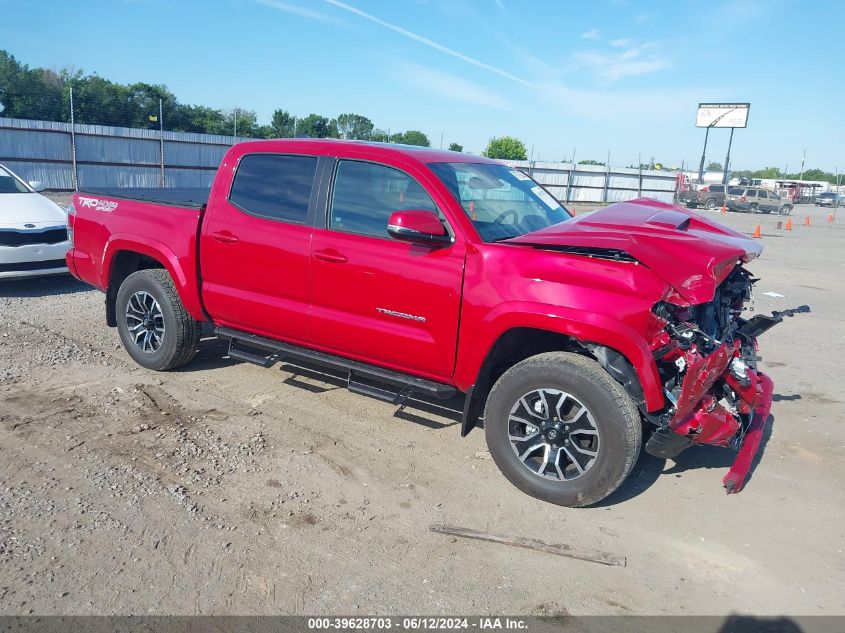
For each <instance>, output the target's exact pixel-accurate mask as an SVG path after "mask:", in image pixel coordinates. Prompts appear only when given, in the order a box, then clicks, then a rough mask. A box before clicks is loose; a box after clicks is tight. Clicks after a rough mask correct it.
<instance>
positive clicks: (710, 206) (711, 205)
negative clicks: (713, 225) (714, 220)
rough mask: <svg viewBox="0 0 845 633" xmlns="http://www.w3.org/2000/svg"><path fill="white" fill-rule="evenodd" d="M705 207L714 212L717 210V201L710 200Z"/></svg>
mask: <svg viewBox="0 0 845 633" xmlns="http://www.w3.org/2000/svg"><path fill="white" fill-rule="evenodd" d="M704 207H705V208H706V209H709V210H710V211H712V210H713V209H715V208H716V201H715V200H714V199H713V198H708V199H707V202H705V203H704Z"/></svg>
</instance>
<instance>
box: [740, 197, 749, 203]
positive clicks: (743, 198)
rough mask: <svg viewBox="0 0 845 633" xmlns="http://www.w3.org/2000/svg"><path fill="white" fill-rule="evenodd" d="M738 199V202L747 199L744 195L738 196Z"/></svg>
mask: <svg viewBox="0 0 845 633" xmlns="http://www.w3.org/2000/svg"><path fill="white" fill-rule="evenodd" d="M739 201H740V202H747V201H748V198H746V197H745V196H740V197H739Z"/></svg>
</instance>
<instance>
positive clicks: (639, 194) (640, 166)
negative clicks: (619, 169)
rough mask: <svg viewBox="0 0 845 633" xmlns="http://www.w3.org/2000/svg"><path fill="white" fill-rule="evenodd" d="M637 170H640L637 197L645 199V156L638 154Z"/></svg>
mask: <svg viewBox="0 0 845 633" xmlns="http://www.w3.org/2000/svg"><path fill="white" fill-rule="evenodd" d="M637 169H638V170H639V178H638V181H637V183H638V184H637V197H638V198H642V197H643V155H642V154H637Z"/></svg>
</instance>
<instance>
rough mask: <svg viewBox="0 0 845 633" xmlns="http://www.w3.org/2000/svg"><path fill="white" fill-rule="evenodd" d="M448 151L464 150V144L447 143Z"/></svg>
mask: <svg viewBox="0 0 845 633" xmlns="http://www.w3.org/2000/svg"><path fill="white" fill-rule="evenodd" d="M449 151H450V152H462V151H464V146H463V145H459V144H458V143H449Z"/></svg>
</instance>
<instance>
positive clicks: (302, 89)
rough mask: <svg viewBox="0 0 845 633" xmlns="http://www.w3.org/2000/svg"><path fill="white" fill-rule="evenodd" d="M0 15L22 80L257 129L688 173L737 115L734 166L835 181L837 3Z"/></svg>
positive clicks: (12, 9) (131, 3) (592, 0)
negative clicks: (311, 130)
mask: <svg viewBox="0 0 845 633" xmlns="http://www.w3.org/2000/svg"><path fill="white" fill-rule="evenodd" d="M0 15H2V16H3V19H2V20H0V48H6V49H8V50H10V51H11V52H12V54H14V55H15V56H16V57H18V58H19V59H20V60H21V61H23V62H24V63H27V64H29V65H31V66H47V67H58V68H60V67H64V66H72V67H75V68H79V69H82V70H84V71H85V72H97V73H98V74H100V75H101V76H103V77H106V78H109V79H113V80H116V81H120V82H133V81H146V82H150V83H164V84H166V85H167V86H168V87H169V88H170V89H171V90H172V91H173V92H175V93H176V95H177V97H178V98H179V100H180V101H182V102H183V103H198V104H204V105H211V106H214V107H219V108H232V107H236V106H237V107H242V108H249V109H253V110H255V111H257V113H258V115H259V119H260V120H261V121H262V122H266V121H268V120H269V118H270V115H271V113H272V111H273V110H274V109H275V108H278V107H281V108H285V109H287V110H289V111H291V112H293V113H294V114H297V115H300V116H302V115H307V114H309V113H311V112H317V113H320V114H325V115H328V116H336V115H338V114H340V113H343V112H356V113H360V114H364V115H366V116H368V117H370V118H371V119H372V120H373V121H374V122H375V124H376V125H377V126H378V127H381V128H384V129H388V128H389V129H390V130H392V131H400V130H405V129H420V130H422V131H424V132H425V133H426V134H428V135H429V137H430V138H431V141H432V144H433V145H434V146H438V145H439V144H440V137H441V133H442V134H443V138H444V145H446V144H448V143H449V142H451V141H456V142H458V143H461V144H462V145H464V147H465V149H467V150H472V151H474V152H480V151H482V150H483V149H484V147H485V145H486V143H487V140H488V139H489V138H490V137H491V136H501V135H505V134H510V135H514V136H517V137H519V138H520V139H522V140H523V141H524V142H525V143H526V146H527V147H529V148H531V147H532V146H533V148H534V158H535V159H540V160H560V159H562V158H564V157H567V158H568V157H570V156H571V155H572V153H573V150H574V152H575V157H576V159H578V160H580V159H584V158H592V159H595V160H601V161H604V160H606V158H607V153H608V150H609V151H610V152H611V162H612V163H613V164H616V165H620V164H621V165H627V164H633V163H636V162H637V157H638V154H641V155H642V159H643V161H644V162H645V161H647V160H649V158H650V157H652V156H654V157H656V158H657V159H658V160H662V161H663V162H664V163H665V164H667V165H679V164H680V163H681V161H682V160H684V161H686V162H687V163H688V164H689V163H693V164H694V165H695V166H697V164H698V160H699V158H700V155H701V146H702V143H703V139H704V131H703V130H698V129H696V128H695V127H694V121H695V110H696V107H697V104H698V103H699V102H700V101H749V102H751V111H750V116H749V125H748V128H747V129H744V130H737V132H736V134H735V136H734V146H733V151H732V166H733V167H734V168H737V169H740V168H756V167H764V166H768V165H773V166H777V167H783V166H784V165H785V164H788V165H789V169H790V171H792V170H797V169H798V167H799V165H800V161H801V152H802V150H806V151H807V166H808V167H809V166H812V167H819V168H822V169H826V170H830V171H833V169H834V167H835V166H837V165H838V166H839V169H840V170H841V171H845V151H843V147H845V121H843V119H845V117H843V114H845V107H843V105H845V100H843V98H845V81H843V58H845V55H843V53H845V35H843V33H845V28H843V25H845V2H839V1H838V0H829V1H820V0H815V1H814V0H806V1H804V2H801V1H799V0H699V1H696V0H674V1H667V2H658V1H651V2H638V1H635V0H572V1H570V0H558V1H555V0H536V1H529V0H393V1H387V0H206V1H201V0H181V1H180V2H172V3H171V2H165V1H164V0H106V1H98V0H77V1H75V2H64V1H62V2H58V1H56V2H40V3H39V2H33V1H32V0H0ZM822 86H824V90H821V89H820V88H821V87H822ZM728 134H729V132H728V130H714V131H713V132H712V133H711V135H710V145H709V147H708V153H707V154H708V155H707V159H708V161H709V160H716V161H719V162H723V161H724V158H725V151H726V149H727V142H728Z"/></svg>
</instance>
